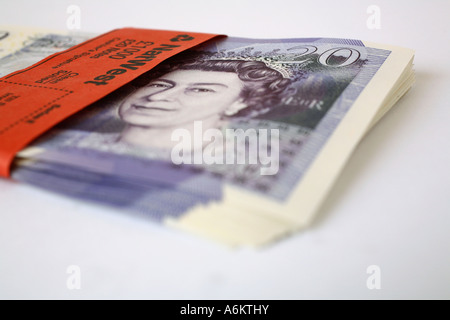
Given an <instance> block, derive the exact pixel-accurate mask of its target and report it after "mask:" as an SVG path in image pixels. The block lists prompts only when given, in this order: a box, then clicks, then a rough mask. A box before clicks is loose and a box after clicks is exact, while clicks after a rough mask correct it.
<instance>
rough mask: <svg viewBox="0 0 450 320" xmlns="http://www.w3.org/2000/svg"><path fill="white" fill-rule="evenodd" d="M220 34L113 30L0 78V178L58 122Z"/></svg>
mask: <svg viewBox="0 0 450 320" xmlns="http://www.w3.org/2000/svg"><path fill="white" fill-rule="evenodd" d="M217 36H219V35H215V34H205V33H192V32H179V31H165V30H149V29H135V28H124V29H118V30H113V31H111V32H108V33H106V34H103V35H101V36H98V37H96V38H93V39H91V40H89V41H86V42H83V43H81V44H79V45H77V46H75V47H72V48H70V49H68V50H66V51H63V52H60V53H57V54H54V55H51V56H49V57H47V58H46V59H44V60H42V61H40V62H39V63H37V64H35V65H33V66H31V67H29V68H26V69H23V70H20V71H17V72H14V73H12V74H9V75H7V76H6V77H3V78H1V79H0V97H2V96H8V97H9V98H8V99H3V100H2V104H1V105H0V176H3V177H10V170H11V164H12V162H13V160H14V158H15V155H16V154H17V153H18V152H19V151H20V150H22V149H23V148H25V147H26V146H27V145H28V144H29V143H30V142H32V141H33V140H34V139H36V138H37V137H38V136H39V135H41V134H43V133H44V132H46V131H47V130H49V129H50V128H52V127H53V126H55V125H56V124H58V123H59V122H61V121H62V120H64V119H66V118H68V117H69V116H71V115H73V114H74V113H76V112H78V111H80V110H81V109H83V108H85V107H87V106H88V105H90V104H92V103H94V102H95V101H97V100H99V99H101V98H103V97H105V96H106V95H108V94H109V93H111V92H113V91H114V90H116V89H118V88H119V87H121V86H123V85H125V84H126V83H128V82H130V81H131V80H133V79H135V78H136V77H138V76H139V75H141V74H143V73H144V72H146V71H148V70H150V69H152V68H153V67H155V66H156V65H157V64H159V63H160V62H162V61H164V60H165V59H167V58H169V57H171V56H173V55H175V54H177V53H179V52H181V51H184V50H186V49H189V48H192V47H194V46H196V45H198V44H201V43H203V42H205V41H208V40H210V39H212V38H215V37H217Z"/></svg>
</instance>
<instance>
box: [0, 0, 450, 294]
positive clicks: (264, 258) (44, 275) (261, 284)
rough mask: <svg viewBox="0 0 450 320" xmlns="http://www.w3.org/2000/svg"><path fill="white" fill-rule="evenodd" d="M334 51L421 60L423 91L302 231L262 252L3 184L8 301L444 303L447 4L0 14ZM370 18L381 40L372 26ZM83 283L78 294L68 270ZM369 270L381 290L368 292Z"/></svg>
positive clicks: (105, 7) (172, 4) (192, 5)
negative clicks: (321, 43) (409, 51)
mask: <svg viewBox="0 0 450 320" xmlns="http://www.w3.org/2000/svg"><path fill="white" fill-rule="evenodd" d="M71 4H75V5H78V6H79V7H80V8H81V31H92V32H104V31H108V30H110V29H113V28H118V27H123V26H134V27H146V28H153V29H171V30H186V31H198V32H211V33H213V32H215V33H223V34H227V35H230V36H240V37H257V38H289V37H313V36H324V37H340V38H356V39H362V40H367V41H372V42H381V43H386V44H393V45H399V46H405V47H410V48H413V49H415V50H416V59H415V65H416V74H417V82H416V84H415V86H414V88H413V89H412V90H411V91H410V92H409V93H408V94H407V95H406V96H405V97H404V98H403V99H402V100H401V101H400V102H399V103H398V104H397V105H396V107H395V109H394V110H392V111H391V112H390V113H388V114H387V116H386V117H385V118H384V119H382V121H381V122H380V123H379V124H378V125H377V126H376V127H375V128H374V129H373V130H372V131H371V132H370V133H369V134H368V136H367V137H366V138H365V139H364V140H363V141H362V143H361V144H360V146H359V147H358V149H357V150H356V152H355V154H354V155H353V157H352V158H351V160H350V162H349V163H348V165H347V167H346V168H345V170H344V171H343V172H342V175H341V177H340V179H339V180H338V182H337V184H336V185H335V188H334V189H333V191H332V193H331V194H330V195H329V197H328V199H327V201H326V202H325V203H324V206H323V207H322V209H321V210H320V212H319V214H318V217H317V219H316V222H315V224H314V225H313V226H312V227H311V228H310V229H308V230H306V231H305V232H302V233H299V234H296V235H294V236H292V237H289V238H287V239H284V240H283V241H281V242H279V243H277V244H275V245H273V246H270V247H268V248H264V249H259V250H255V249H239V250H229V249H227V248H224V247H222V246H220V245H217V244H216V243H212V242H209V241H207V240H204V239H203V238H197V237H194V236H191V235H189V234H185V233H181V232H179V231H176V230H171V229H168V228H164V227H162V226H159V225H156V224H153V223H151V222H148V221H143V220H138V219H136V218H134V217H129V216H127V215H125V214H123V213H120V212H116V211H113V210H109V209H105V208H102V207H97V206H94V205H91V204H86V203H81V202H77V201H74V200H71V199H67V198H64V197H60V196H57V195H53V194H50V193H47V192H45V191H41V190H38V189H35V188H32V187H28V186H25V185H19V184H16V183H13V182H10V181H5V180H1V181H0V298H3V299H17V298H21V299H22V298H25V299H55V298H56V299H79V298H84V299H103V298H107V299H108V298H111V299H122V298H124V299H128V298H138V299H449V298H450V232H449V231H450V168H449V166H450V102H449V101H450V90H449V88H450V77H449V76H450V59H449V54H450V50H449V49H450V45H449V43H450V41H449V39H450V24H449V18H448V13H449V12H450V2H449V1H446V0H442V1H437V0H435V1H418V0H409V1H379V0H373V1H372V0H371V1H342V0H341V1H298V0H293V1H286V0H278V1H265V0H258V1H245V0H240V1H235V0H228V1H220V2H219V1H212V0H205V1H196V0H189V1H169V0H164V1H153V0H147V1H137V0H127V1H111V0H110V1H95V0H88V1H77V0H71V1H24V0H13V1H5V0H0V24H17V25H28V26H37V27H49V28H56V29H65V28H66V20H67V18H68V15H67V13H66V9H67V7H68V6H69V5H71ZM369 5H378V6H379V8H380V10H381V11H380V12H381V29H380V30H371V29H369V28H368V27H367V25H366V22H367V19H368V18H369V14H368V13H367V12H366V10H367V8H368V6H369ZM70 265H77V266H79V267H80V268H81V289H80V290H68V289H67V287H66V280H67V278H68V276H69V275H68V274H67V273H66V270H67V268H68V266H70ZM370 265H377V266H379V267H380V270H381V289H380V290H369V289H368V288H367V286H366V281H367V279H368V277H369V274H367V273H366V270H367V268H368V267H369V266H370Z"/></svg>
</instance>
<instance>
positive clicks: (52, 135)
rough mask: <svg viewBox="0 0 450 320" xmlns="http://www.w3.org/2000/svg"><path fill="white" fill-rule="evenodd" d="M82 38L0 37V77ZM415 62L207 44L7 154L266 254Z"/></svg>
mask: <svg viewBox="0 0 450 320" xmlns="http://www.w3.org/2000/svg"><path fill="white" fill-rule="evenodd" d="M92 36H93V35H89V34H73V33H71V34H69V33H65V32H57V31H46V30H37V29H33V30H31V29H26V28H18V27H14V28H13V27H0V77H3V76H6V75H7V74H9V73H11V72H14V71H17V70H20V69H23V68H25V67H28V66H30V65H32V64H34V63H36V62H38V61H40V60H42V59H43V58H45V57H47V56H49V55H51V54H53V53H56V52H60V51H62V50H65V49H68V48H70V47H72V46H74V45H76V44H79V43H81V42H83V41H86V40H88V39H89V38H90V37H92ZM413 58H414V52H413V51H412V50H410V49H406V48H400V47H394V46H389V45H381V44H374V43H369V42H365V41H360V40H353V39H329V38H298V39H269V40H268V39H244V38H235V37H227V38H219V39H215V40H211V41H209V42H207V43H205V44H203V45H201V46H198V47H195V48H193V49H191V50H188V51H185V52H182V53H180V54H178V55H176V56H174V57H172V58H170V59H169V60H166V61H164V62H163V63H161V64H160V65H158V66H157V67H156V68H154V69H152V70H150V71H149V72H147V73H145V74H143V75H142V76H140V77H138V78H137V79H135V80H133V81H132V82H130V83H128V84H126V85H125V86H123V87H121V88H120V89H118V90H116V91H115V92H113V93H112V94H109V95H108V96H106V97H105V98H103V99H101V100H99V101H98V102H96V103H94V104H93V105H90V106H89V107H87V108H86V109H84V110H82V111H81V112H79V113H77V114H76V115H74V116H72V117H70V118H69V119H67V120H65V121H64V122H62V123H60V124H58V125H57V126H56V127H54V128H53V129H51V130H50V131H48V132H47V133H46V134H44V135H43V136H41V137H40V138H38V139H37V140H36V141H34V142H33V143H32V144H31V145H29V146H28V147H27V148H26V149H24V150H22V151H21V152H20V153H19V154H17V157H16V160H15V163H14V167H13V170H12V178H13V179H14V180H16V181H20V182H24V183H29V184H31V185H35V186H38V187H40V188H44V189H48V190H51V191H54V192H57V193H60V194H63V195H67V196H70V197H75V198H78V199H82V200H85V201H91V202H96V203H101V204H104V205H106V206H111V207H113V208H115V209H116V210H120V211H123V212H126V213H127V214H128V213H130V214H136V215H139V216H143V217H149V218H151V219H152V220H153V221H157V222H160V223H162V224H165V225H169V226H172V227H175V228H178V229H181V230H185V231H188V232H191V233H194V234H196V235H201V236H204V237H207V238H210V239H213V240H216V241H219V242H221V243H224V244H226V245H230V246H241V245H249V246H261V245H267V244H269V243H271V242H273V241H276V240H278V239H281V238H283V237H285V236H287V235H290V234H292V233H293V232H297V231H299V230H301V229H303V228H305V227H307V226H308V225H309V224H310V223H311V221H312V219H313V217H314V214H315V213H317V211H318V209H319V207H320V205H321V203H322V202H323V201H324V199H325V198H326V196H327V193H328V192H329V190H330V188H331V187H332V185H333V183H334V181H335V180H336V178H337V177H338V174H339V172H340V171H341V170H342V168H343V166H344V165H345V163H346V161H347V160H348V158H349V157H350V155H351V153H352V151H353V150H354V149H355V147H356V146H357V144H358V143H359V142H360V140H361V139H362V138H363V136H364V135H365V133H366V132H367V131H368V130H369V129H370V128H371V127H372V126H373V125H374V124H375V123H376V122H377V121H378V120H379V119H380V118H381V117H382V116H383V115H384V114H385V113H386V112H387V111H388V110H389V109H390V108H391V107H392V106H393V105H394V104H395V103H396V102H397V101H398V100H399V99H400V98H401V97H402V96H403V95H404V94H405V93H406V92H407V91H408V90H409V89H410V87H411V86H412V84H413V82H414V72H413ZM93 90H95V88H94V89H93Z"/></svg>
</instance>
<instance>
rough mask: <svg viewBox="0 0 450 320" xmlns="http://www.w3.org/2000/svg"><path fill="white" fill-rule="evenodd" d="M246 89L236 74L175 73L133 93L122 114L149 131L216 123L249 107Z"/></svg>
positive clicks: (120, 111)
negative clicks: (245, 96)
mask: <svg viewBox="0 0 450 320" xmlns="http://www.w3.org/2000/svg"><path fill="white" fill-rule="evenodd" d="M243 86H244V84H243V82H242V81H241V80H240V79H239V77H238V75H237V74H236V73H233V72H220V71H202V70H176V71H173V72H170V73H168V74H166V75H163V76H161V77H159V78H157V79H155V80H152V81H150V83H149V84H148V85H146V86H144V87H141V88H139V89H137V90H136V91H135V92H133V93H132V94H130V95H129V96H128V98H127V99H126V100H125V101H124V102H123V103H122V105H121V106H120V108H119V115H120V117H121V119H122V120H123V121H124V122H126V123H127V124H128V125H131V126H139V127H147V128H151V127H174V128H177V127H180V126H184V125H186V124H187V125H190V124H192V123H193V122H194V121H196V120H200V121H213V122H215V121H218V120H219V118H220V117H221V116H222V115H223V114H231V113H234V112H236V111H238V110H240V109H242V108H245V107H246V105H245V103H244V102H243V99H242V98H241V90H242V88H243Z"/></svg>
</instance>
